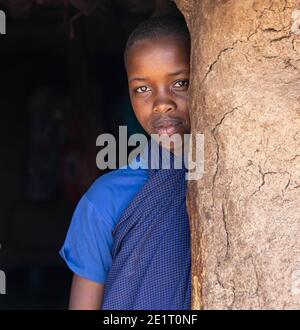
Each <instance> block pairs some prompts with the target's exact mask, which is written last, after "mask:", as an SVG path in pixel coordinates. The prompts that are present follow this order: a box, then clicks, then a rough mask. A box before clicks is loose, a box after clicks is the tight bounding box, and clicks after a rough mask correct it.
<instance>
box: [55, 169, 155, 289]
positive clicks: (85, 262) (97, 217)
mask: <svg viewBox="0 0 300 330" xmlns="http://www.w3.org/2000/svg"><path fill="white" fill-rule="evenodd" d="M148 178H149V173H148V170H147V169H142V168H138V169H132V168H130V167H126V166H123V167H120V168H119V169H116V170H113V171H111V172H109V173H106V174H104V175H102V176H101V177H99V178H98V179H97V180H95V182H94V183H93V184H92V185H91V187H90V188H89V189H88V191H87V192H86V193H85V194H84V195H83V196H82V198H81V199H80V201H79V203H78V204H77V206H76V209H75V211H74V214H73V217H72V221H71V224H70V227H69V230H68V233H67V236H66V240H65V242H64V245H63V247H62V248H61V250H60V251H59V254H60V255H61V257H62V258H63V259H64V260H65V262H66V263H67V265H68V267H69V268H70V269H71V270H72V271H73V272H74V273H75V274H77V275H79V276H81V277H83V278H86V279H89V280H91V281H95V282H98V283H105V281H106V279H107V275H108V272H109V270H110V268H111V265H112V248H113V236H112V232H113V230H114V228H115V226H116V224H117V223H118V221H119V219H120V217H121V216H122V213H123V212H124V211H125V209H126V208H127V207H128V205H129V203H130V202H131V200H132V199H133V198H134V197H135V195H136V194H137V192H138V191H139V190H140V189H141V188H142V187H143V185H144V184H145V183H146V182H147V180H148Z"/></svg>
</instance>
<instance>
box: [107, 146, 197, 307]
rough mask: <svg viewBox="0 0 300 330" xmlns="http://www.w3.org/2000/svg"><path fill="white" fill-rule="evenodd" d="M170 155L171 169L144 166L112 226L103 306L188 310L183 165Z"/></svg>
mask: <svg viewBox="0 0 300 330" xmlns="http://www.w3.org/2000/svg"><path fill="white" fill-rule="evenodd" d="M149 146H151V144H149ZM161 149H162V148H161V147H160V148H159V150H160V157H161ZM150 152H151V147H150V148H149V152H148V155H150ZM170 154H171V169H162V168H161V164H160V168H159V169H151V168H149V180H148V181H147V182H146V184H145V185H144V186H143V188H142V189H141V190H140V191H139V192H138V193H137V195H136V196H135V198H134V199H133V200H132V201H131V203H130V204H129V206H128V208H127V209H126V210H125V212H124V213H123V215H122V216H121V218H120V220H119V223H118V224H117V225H116V227H115V229H114V232H113V237H114V245H113V262H112V267H111V269H110V272H109V274H108V278H107V281H106V284H105V291H104V300H103V305H102V309H103V310H189V309H191V256H190V228H189V221H188V215H187V211H186V184H187V181H186V180H185V173H186V171H187V170H186V168H185V167H184V166H183V168H182V169H175V168H174V165H173V164H174V156H173V154H172V153H170ZM148 159H149V160H148V161H149V164H150V157H149V158H148ZM149 167H150V166H149Z"/></svg>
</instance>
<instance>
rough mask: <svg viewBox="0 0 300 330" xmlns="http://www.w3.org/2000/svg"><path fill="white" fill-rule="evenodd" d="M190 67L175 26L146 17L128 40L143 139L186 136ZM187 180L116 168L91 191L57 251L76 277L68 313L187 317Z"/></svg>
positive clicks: (182, 32) (182, 33) (172, 19)
mask: <svg viewBox="0 0 300 330" xmlns="http://www.w3.org/2000/svg"><path fill="white" fill-rule="evenodd" d="M189 58H190V36H189V32H188V29H187V27H186V24H185V21H184V19H183V18H180V17H177V16H158V17H152V18H150V19H148V20H146V21H144V22H143V23H141V24H140V25H139V26H138V27H137V28H136V29H135V30H134V31H133V32H132V34H131V35H130V37H129V39H128V41H127V44H126V49H125V54H124V62H125V67H126V72H127V78H128V87H129V93H130V99H131V103H132V106H133V109H134V112H135V115H136V117H137V119H138V120H139V122H140V124H141V125H142V127H143V128H144V129H145V131H146V132H147V133H149V134H159V135H160V134H163V133H164V134H168V135H169V136H171V135H173V134H175V133H178V134H180V135H181V136H183V135H184V134H187V133H189V132H190V121H189V112H188V108H187V91H188V86H189ZM150 149H151V148H149V152H150V151H151V150H150ZM170 149H171V148H170ZM170 151H173V150H172V149H171V150H170ZM171 154H172V153H171ZM185 173H186V169H183V170H178V169H172V168H171V169H167V170H166V169H155V170H153V169H151V168H149V169H142V168H139V169H135V170H134V169H131V168H130V167H123V168H119V169H117V170H114V171H111V172H109V173H107V174H105V175H103V176H101V177H100V178H99V179H97V180H96V181H95V182H94V183H93V185H92V186H91V187H90V188H89V190H88V191H87V192H86V193H85V194H84V196H83V197H82V198H81V200H80V202H79V203H78V205H77V207H76V210H75V212H74V215H73V218H72V222H71V225H70V228H69V231H68V234H67V237H66V240H65V243H64V246H63V247H62V249H61V251H60V254H61V256H62V257H63V258H64V260H65V261H66V263H67V264H68V266H69V267H70V269H71V270H72V271H73V273H74V276H73V282H72V289H71V297H70V305H69V308H70V309H101V308H102V309H127V310H136V309H145V310H150V309H154V310H155V309H156V310H168V309H170V310H172V309H173V310H176V309H178V310H184V309H190V308H191V258H190V232H189V222H188V217H187V212H186V180H185Z"/></svg>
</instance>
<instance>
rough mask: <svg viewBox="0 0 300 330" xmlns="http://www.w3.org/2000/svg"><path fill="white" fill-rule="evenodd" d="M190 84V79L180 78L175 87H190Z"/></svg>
mask: <svg viewBox="0 0 300 330" xmlns="http://www.w3.org/2000/svg"><path fill="white" fill-rule="evenodd" d="M176 85H177V86H176ZM188 86H189V81H188V80H179V81H177V82H176V84H175V87H188Z"/></svg>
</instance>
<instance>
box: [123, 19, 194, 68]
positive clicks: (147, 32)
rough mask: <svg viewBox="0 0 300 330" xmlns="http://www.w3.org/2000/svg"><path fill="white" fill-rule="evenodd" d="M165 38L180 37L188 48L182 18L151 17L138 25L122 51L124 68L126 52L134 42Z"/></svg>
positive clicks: (185, 28) (184, 24) (184, 23)
mask: <svg viewBox="0 0 300 330" xmlns="http://www.w3.org/2000/svg"><path fill="white" fill-rule="evenodd" d="M165 36H175V37H181V38H183V39H184V40H185V42H186V44H187V47H190V44H191V37H190V33H189V30H188V27H187V25H186V22H185V19H184V17H183V16H179V15H163V16H152V17H150V18H148V19H147V20H145V21H143V22H142V23H140V24H139V25H138V26H137V27H136V28H135V29H134V30H133V31H132V32H131V34H130V35H129V37H128V39H127V43H126V46H125V51H124V64H125V68H126V62H127V54H128V51H129V49H130V48H131V47H132V46H133V45H134V44H135V43H136V42H138V41H140V40H144V39H156V38H159V37H165Z"/></svg>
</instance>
